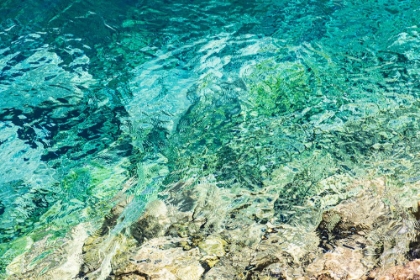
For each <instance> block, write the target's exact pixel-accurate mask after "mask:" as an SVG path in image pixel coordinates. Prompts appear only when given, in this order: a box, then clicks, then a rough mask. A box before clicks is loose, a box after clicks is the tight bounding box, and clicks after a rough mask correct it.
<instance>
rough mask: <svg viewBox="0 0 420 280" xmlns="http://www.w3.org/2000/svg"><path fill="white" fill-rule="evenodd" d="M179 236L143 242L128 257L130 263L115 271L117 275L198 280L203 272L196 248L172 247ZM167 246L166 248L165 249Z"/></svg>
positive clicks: (166, 279) (178, 240)
mask: <svg viewBox="0 0 420 280" xmlns="http://www.w3.org/2000/svg"><path fill="white" fill-rule="evenodd" d="M182 240H183V239H180V238H177V239H176V238H168V237H160V238H154V239H152V240H150V241H147V242H145V243H144V244H143V245H142V246H141V248H140V249H139V250H138V251H137V252H136V253H135V254H134V255H133V256H132V257H131V258H130V259H131V263H130V264H129V265H128V266H126V267H123V268H119V269H117V270H116V271H115V274H116V275H117V277H120V276H122V275H125V274H138V275H147V276H148V277H149V279H156V280H158V279H159V280H171V279H173V280H198V279H200V277H201V275H202V274H203V273H204V268H203V267H202V266H201V264H200V262H199V259H200V251H199V250H198V248H195V249H191V250H188V251H184V250H183V249H182V248H180V247H175V248H173V247H172V246H173V245H174V244H176V242H180V241H182ZM166 247H169V248H168V249H165V248H166ZM171 247H172V248H171Z"/></svg>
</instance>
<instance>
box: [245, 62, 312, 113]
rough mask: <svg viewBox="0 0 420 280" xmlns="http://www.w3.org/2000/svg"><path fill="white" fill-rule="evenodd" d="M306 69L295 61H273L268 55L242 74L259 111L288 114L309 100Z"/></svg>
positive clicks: (303, 106) (300, 107) (308, 73)
mask: <svg viewBox="0 0 420 280" xmlns="http://www.w3.org/2000/svg"><path fill="white" fill-rule="evenodd" d="M309 79H310V72H309V70H308V69H307V67H305V66H304V65H303V64H301V63H299V62H282V63H276V62H275V60H274V59H269V60H266V61H263V62H260V63H258V64H256V65H255V66H254V67H252V73H251V74H250V75H249V76H247V77H246V81H247V85H248V87H249V91H250V95H251V98H250V99H251V101H252V102H253V103H254V104H255V106H256V107H257V110H258V112H259V113H260V114H263V115H267V116H275V115H283V114H290V113H291V112H294V111H297V110H302V109H303V108H305V107H309V106H311V105H313V104H310V103H309V100H310V95H311V93H312V90H311V88H310V86H309Z"/></svg>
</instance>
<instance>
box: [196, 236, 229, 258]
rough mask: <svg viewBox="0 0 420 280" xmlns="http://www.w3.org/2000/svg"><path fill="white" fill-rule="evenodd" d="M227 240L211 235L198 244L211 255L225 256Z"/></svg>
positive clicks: (204, 251)
mask: <svg viewBox="0 0 420 280" xmlns="http://www.w3.org/2000/svg"><path fill="white" fill-rule="evenodd" d="M226 245H227V243H226V241H224V240H223V239H222V238H220V237H218V236H209V237H208V238H206V239H205V240H203V241H202V242H200V243H199V244H198V247H199V248H200V250H201V251H203V253H205V254H206V255H209V256H216V257H223V256H224V255H225V246H226Z"/></svg>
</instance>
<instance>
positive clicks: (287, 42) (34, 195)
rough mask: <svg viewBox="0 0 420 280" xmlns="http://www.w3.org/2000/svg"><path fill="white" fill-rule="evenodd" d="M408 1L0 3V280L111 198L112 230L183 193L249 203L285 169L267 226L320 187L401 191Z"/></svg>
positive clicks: (410, 122) (411, 148)
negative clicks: (212, 187) (210, 184)
mask: <svg viewBox="0 0 420 280" xmlns="http://www.w3.org/2000/svg"><path fill="white" fill-rule="evenodd" d="M419 4H420V3H419V2H418V1H384V2H381V1H376V2H374V1H364V2H363V3H360V1H275V2H274V1H210V2H207V3H201V2H197V1H161V2H160V1H125V2H124V3H121V2H120V1H111V2H110V1H95V2H93V1H91V2H86V1H56V2H55V3H54V4H50V5H45V4H44V3H41V1H29V2H22V3H19V4H17V3H15V2H14V1H5V2H3V3H2V4H1V5H0V15H1V17H0V18H1V22H0V26H1V30H0V69H1V70H0V71H1V73H0V158H1V159H2V162H1V164H0V186H1V188H0V198H1V203H0V214H1V216H0V242H1V243H2V245H1V247H0V254H1V255H2V259H1V260H2V261H1V267H2V269H3V272H4V271H5V268H6V266H7V264H8V263H9V262H10V261H11V260H13V258H15V257H16V256H18V255H19V254H21V253H22V252H23V251H25V250H26V249H27V248H28V246H29V245H28V244H29V243H30V242H29V243H28V240H29V239H30V240H32V241H31V242H33V241H37V240H41V239H43V238H45V237H46V236H49V238H52V239H53V238H59V237H62V236H65V235H66V234H67V233H68V232H69V230H70V229H71V228H73V227H74V226H76V225H78V224H80V223H85V222H90V223H92V224H94V225H95V224H100V222H101V221H102V218H103V217H104V216H105V215H106V214H107V213H108V212H109V210H110V208H111V207H112V206H113V205H114V204H115V203H116V201H117V200H118V197H120V196H122V195H123V194H126V195H131V196H133V197H134V199H133V201H132V202H131V204H129V206H127V208H126V209H125V210H124V212H123V214H122V217H123V218H120V219H119V220H118V223H117V225H116V226H115V227H114V228H113V234H117V233H118V232H121V231H122V230H123V229H124V228H126V227H127V226H129V225H130V224H131V223H132V222H133V221H134V220H136V219H137V218H138V216H139V215H141V213H142V211H143V209H144V206H145V204H146V203H147V202H148V201H151V200H154V199H156V198H158V197H159V198H161V199H163V200H164V199H165V198H166V194H165V192H164V191H165V189H166V188H167V186H169V185H170V184H172V183H175V182H178V181H182V180H191V179H192V180H193V181H194V182H195V183H198V182H199V181H200V180H202V178H209V177H211V178H213V179H212V180H215V182H216V183H217V185H218V187H220V188H227V189H232V190H237V189H246V190H251V191H258V190H259V189H261V188H262V187H263V186H264V185H265V184H266V182H269V181H270V180H271V181H272V180H273V177H275V176H278V172H279V171H278V170H282V168H283V169H287V170H289V171H290V170H291V171H290V172H291V173H293V174H294V175H293V176H292V177H293V179H291V177H290V176H289V175H287V176H289V177H290V178H289V177H287V176H286V175H284V176H285V178H284V180H285V181H287V182H288V184H286V187H281V188H279V189H278V190H277V191H276V197H278V198H277V200H276V203H275V209H276V211H277V217H278V219H279V221H281V222H284V223H293V221H294V220H296V219H300V217H302V215H304V214H302V213H306V211H300V210H299V209H301V208H299V207H300V205H301V204H303V202H304V201H305V200H306V199H308V198H310V197H322V196H323V195H325V193H323V191H322V190H319V189H318V188H317V187H315V186H316V184H317V182H319V181H320V180H323V179H325V178H327V177H329V176H333V175H337V174H343V175H346V176H350V177H354V178H357V177H359V176H363V175H364V174H366V173H369V172H373V173H375V174H376V175H378V176H387V177H389V178H391V179H392V180H394V181H395V182H396V183H395V185H397V186H403V185H404V183H406V182H416V181H417V180H418V178H419V176H420V174H419V173H418V170H419V166H418V164H419V156H418V153H419V151H418V147H419V136H420V134H419V132H418V131H419V130H418V126H419V120H418V119H419V115H418V107H419V101H418V98H419V90H420V88H419V81H420V80H419V78H420V77H419V75H420V65H419V58H420V56H419V53H420V41H419V40H420V38H419V33H418V32H419V27H418V25H419V20H418V13H419V8H418V7H419ZM276 172H277V173H276ZM131 182H134V183H131ZM340 191H341V190H339V192H340ZM404 195H406V196H407V200H410V198H411V199H412V198H413V197H415V196H416V195H418V194H417V193H407V194H404ZM402 196H403V194H402ZM315 200H316V199H315ZM234 203H237V204H238V205H239V204H240V203H242V202H241V201H238V202H234ZM332 204H333V203H332ZM234 205H235V204H234ZM301 212H302V213H301ZM51 252H53V249H51ZM51 252H49V253H51ZM39 259H42V256H41V257H40V258H39ZM35 263H36V262H35Z"/></svg>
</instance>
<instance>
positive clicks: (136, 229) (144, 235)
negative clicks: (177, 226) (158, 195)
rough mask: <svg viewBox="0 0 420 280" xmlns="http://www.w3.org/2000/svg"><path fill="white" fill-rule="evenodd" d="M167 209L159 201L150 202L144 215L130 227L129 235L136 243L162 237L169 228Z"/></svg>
mask: <svg viewBox="0 0 420 280" xmlns="http://www.w3.org/2000/svg"><path fill="white" fill-rule="evenodd" d="M167 214H168V209H167V208H166V205H165V203H164V202H163V201H161V200H154V201H152V202H150V203H149V204H148V206H147V208H146V211H145V213H144V214H143V215H142V216H141V217H140V219H139V220H138V221H137V222H136V223H134V224H133V225H132V226H131V227H130V230H131V235H132V236H133V237H134V238H135V239H136V240H137V241H138V242H140V243H141V242H143V241H144V240H148V239H151V238H153V237H158V236H163V235H164V233H165V231H166V229H167V228H168V227H169V223H170V221H169V218H168V217H167Z"/></svg>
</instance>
